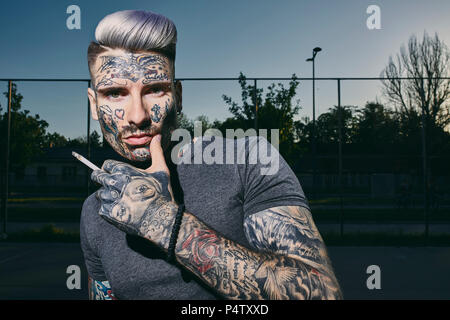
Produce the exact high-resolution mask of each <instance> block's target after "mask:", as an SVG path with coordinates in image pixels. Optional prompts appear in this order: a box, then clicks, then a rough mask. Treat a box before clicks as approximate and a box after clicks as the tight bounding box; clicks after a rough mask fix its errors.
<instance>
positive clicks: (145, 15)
mask: <svg viewBox="0 0 450 320" xmlns="http://www.w3.org/2000/svg"><path fill="white" fill-rule="evenodd" d="M95 39H96V42H94V41H93V42H91V44H90V45H89V48H88V64H89V66H90V67H91V66H92V65H93V64H94V62H95V60H96V58H97V56H98V55H99V54H100V53H101V52H104V51H106V48H105V47H108V48H113V49H114V48H120V49H124V50H127V51H130V52H138V51H154V52H159V53H161V54H163V55H165V56H167V58H169V60H171V62H172V67H173V68H174V66H175V56H176V43H177V29H176V27H175V24H174V23H173V22H172V21H171V20H170V19H168V18H167V17H165V16H163V15H160V14H157V13H154V12H151V11H141V10H124V11H117V12H114V13H111V14H109V15H107V16H106V17H104V18H103V19H102V20H101V21H100V22H99V24H98V25H97V28H96V29H95Z"/></svg>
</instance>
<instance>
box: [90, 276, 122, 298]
mask: <svg viewBox="0 0 450 320" xmlns="http://www.w3.org/2000/svg"><path fill="white" fill-rule="evenodd" d="M88 290H89V300H117V298H116V297H115V296H114V294H113V293H112V290H111V286H110V285H109V282H108V281H97V280H94V279H92V278H91V277H89V278H88Z"/></svg>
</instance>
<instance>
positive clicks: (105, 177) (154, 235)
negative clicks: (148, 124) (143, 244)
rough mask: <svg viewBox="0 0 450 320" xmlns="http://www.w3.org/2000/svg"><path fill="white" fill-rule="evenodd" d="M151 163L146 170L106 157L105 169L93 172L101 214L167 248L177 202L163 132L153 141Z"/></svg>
mask: <svg viewBox="0 0 450 320" xmlns="http://www.w3.org/2000/svg"><path fill="white" fill-rule="evenodd" d="M150 152H151V155H152V165H151V167H149V168H148V169H146V170H142V169H138V168H135V167H133V166H131V165H129V164H126V163H122V162H119V161H114V160H106V161H105V162H104V163H103V166H102V170H95V171H94V172H92V175H91V178H92V180H93V181H95V182H97V183H99V184H101V185H102V186H103V187H102V188H100V189H99V190H98V191H97V194H96V196H97V198H98V199H99V200H100V201H101V208H100V212H99V213H100V215H101V216H102V217H103V218H104V219H106V220H107V221H109V222H110V223H112V224H113V225H115V226H116V227H118V228H119V229H121V230H123V231H125V232H126V233H129V234H135V235H138V236H141V237H144V238H147V239H149V240H151V241H152V242H154V243H156V244H158V245H160V246H162V247H163V248H167V246H168V241H169V240H168V238H169V235H170V232H171V230H172V226H173V223H174V220H175V216H176V212H177V208H178V206H177V205H176V203H175V202H174V201H173V194H172V188H171V186H170V177H169V174H170V173H169V169H168V168H167V165H166V162H165V159H164V154H163V151H162V148H161V135H157V136H155V137H154V138H153V139H152V141H151V143H150Z"/></svg>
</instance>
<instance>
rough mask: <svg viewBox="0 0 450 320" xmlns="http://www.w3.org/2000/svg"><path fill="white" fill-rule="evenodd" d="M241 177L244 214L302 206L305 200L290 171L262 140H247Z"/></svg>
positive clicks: (298, 184)
mask: <svg viewBox="0 0 450 320" xmlns="http://www.w3.org/2000/svg"><path fill="white" fill-rule="evenodd" d="M248 140H249V141H248V154H247V162H246V169H245V173H244V214H245V216H248V215H250V214H253V213H256V212H259V211H262V210H266V209H268V208H273V207H279V206H296V205H298V206H303V207H306V208H308V209H309V205H308V200H307V199H306V197H305V194H304V193H303V189H302V187H301V185H300V182H299V181H298V179H297V177H296V176H295V174H294V172H293V171H292V169H291V168H290V167H289V165H288V164H287V163H286V161H285V160H284V159H283V157H282V156H281V155H280V153H279V152H278V150H277V149H276V148H275V147H274V146H273V145H272V144H271V143H270V142H269V141H268V140H267V139H266V138H264V137H262V136H258V137H249V138H248Z"/></svg>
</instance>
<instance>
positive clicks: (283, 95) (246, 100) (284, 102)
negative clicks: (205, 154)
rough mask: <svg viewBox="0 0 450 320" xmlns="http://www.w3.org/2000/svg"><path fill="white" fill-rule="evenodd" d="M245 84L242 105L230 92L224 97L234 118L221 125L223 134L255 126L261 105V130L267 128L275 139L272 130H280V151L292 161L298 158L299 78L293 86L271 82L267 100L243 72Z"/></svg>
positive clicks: (292, 81) (295, 79) (293, 78)
mask: <svg viewBox="0 0 450 320" xmlns="http://www.w3.org/2000/svg"><path fill="white" fill-rule="evenodd" d="M239 84H240V86H241V100H242V103H241V104H239V103H237V102H235V101H233V100H232V98H230V97H229V96H227V95H222V98H223V100H224V101H225V103H226V104H227V105H228V106H229V111H230V112H231V113H232V114H233V117H231V118H228V119H226V120H225V121H224V122H222V124H221V125H220V127H219V128H218V129H219V130H221V131H222V132H223V133H225V130H226V129H238V128H241V129H243V130H247V129H250V128H254V125H255V111H254V110H255V104H256V105H257V106H258V118H257V122H258V129H267V131H268V135H267V138H268V139H269V141H271V137H270V129H279V150H280V153H281V154H282V156H283V157H284V158H285V159H286V161H287V162H288V163H292V162H293V161H294V160H295V154H296V153H297V152H298V148H297V146H296V145H295V143H294V140H295V129H294V116H295V115H296V114H298V112H299V110H300V108H301V107H300V103H299V100H297V101H296V102H295V104H294V103H293V101H292V100H293V98H294V97H295V94H296V89H297V87H298V85H299V82H298V81H297V77H296V76H295V74H294V75H292V80H291V81H290V82H289V87H288V88H285V87H284V86H283V84H282V83H278V84H277V85H275V84H274V83H273V84H271V85H270V86H269V87H268V88H267V93H266V96H265V98H264V99H263V97H262V95H263V89H262V88H256V90H255V86H254V85H248V84H247V79H246V77H245V76H244V75H243V74H242V72H241V73H240V75H239Z"/></svg>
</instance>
